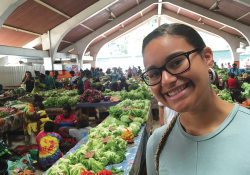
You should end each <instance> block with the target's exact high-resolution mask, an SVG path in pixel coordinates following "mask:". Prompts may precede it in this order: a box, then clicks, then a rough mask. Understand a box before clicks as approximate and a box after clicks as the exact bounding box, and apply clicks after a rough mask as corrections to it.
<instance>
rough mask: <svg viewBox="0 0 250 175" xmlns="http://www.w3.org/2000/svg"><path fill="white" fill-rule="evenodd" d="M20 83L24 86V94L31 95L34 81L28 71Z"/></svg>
mask: <svg viewBox="0 0 250 175" xmlns="http://www.w3.org/2000/svg"><path fill="white" fill-rule="evenodd" d="M22 83H23V84H25V85H26V92H27V93H31V92H32V90H33V88H34V84H35V79H34V78H33V77H32V74H31V72H30V71H26V72H25V75H24V77H23V80H22Z"/></svg>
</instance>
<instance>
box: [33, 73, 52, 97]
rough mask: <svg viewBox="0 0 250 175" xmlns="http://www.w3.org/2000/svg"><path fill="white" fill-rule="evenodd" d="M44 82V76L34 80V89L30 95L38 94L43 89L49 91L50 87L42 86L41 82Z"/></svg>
mask: <svg viewBox="0 0 250 175" xmlns="http://www.w3.org/2000/svg"><path fill="white" fill-rule="evenodd" d="M44 80H45V75H44V74H41V75H40V78H39V79H36V80H35V87H34V88H33V90H32V93H33V94H35V93H38V92H40V91H43V90H44V89H49V88H50V86H46V84H43V83H42V82H43V81H44Z"/></svg>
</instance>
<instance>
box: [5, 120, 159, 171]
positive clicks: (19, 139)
mask: <svg viewBox="0 0 250 175" xmlns="http://www.w3.org/2000/svg"><path fill="white" fill-rule="evenodd" d="M91 125H92V127H94V125H95V124H91ZM159 127H160V120H157V121H155V120H154V124H153V128H152V131H154V130H155V129H156V128H159ZM0 140H1V138H0ZM19 145H25V143H24V136H23V135H20V136H12V137H11V139H10V143H8V142H7V146H8V148H10V149H13V148H16V147H17V146H19ZM43 173H44V171H41V170H36V172H35V175H42V174H43Z"/></svg>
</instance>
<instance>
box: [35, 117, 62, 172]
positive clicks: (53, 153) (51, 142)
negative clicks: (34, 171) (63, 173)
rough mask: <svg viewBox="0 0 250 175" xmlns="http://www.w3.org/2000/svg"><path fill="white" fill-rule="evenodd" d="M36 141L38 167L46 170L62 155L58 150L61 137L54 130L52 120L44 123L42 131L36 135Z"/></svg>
mask: <svg viewBox="0 0 250 175" xmlns="http://www.w3.org/2000/svg"><path fill="white" fill-rule="evenodd" d="M36 142H37V145H38V155H37V157H38V164H39V168H40V169H41V170H44V171H46V170H47V169H48V168H49V167H50V166H51V165H53V164H54V163H55V162H56V161H57V160H58V159H60V158H61V157H62V156H63V154H62V152H61V150H60V146H62V145H63V139H62V137H61V136H60V135H59V134H58V133H55V132H54V124H53V122H51V121H48V122H46V123H45V124H44V131H42V132H40V133H39V134H38V135H37V137H36Z"/></svg>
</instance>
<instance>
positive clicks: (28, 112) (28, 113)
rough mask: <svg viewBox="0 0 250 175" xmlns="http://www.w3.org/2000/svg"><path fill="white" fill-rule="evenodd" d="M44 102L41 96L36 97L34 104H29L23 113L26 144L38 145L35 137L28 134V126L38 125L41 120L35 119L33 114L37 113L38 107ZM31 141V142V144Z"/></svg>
mask: <svg viewBox="0 0 250 175" xmlns="http://www.w3.org/2000/svg"><path fill="white" fill-rule="evenodd" d="M42 102H43V98H42V97H41V96H38V95H35V96H34V101H33V104H28V105H27V106H26V108H25V110H24V113H23V130H24V136H25V137H24V138H25V144H26V145H27V144H36V138H35V135H31V139H30V135H29V134H28V131H27V126H28V125H29V124H30V123H37V122H38V121H39V120H40V119H39V118H35V117H33V113H34V112H35V111H36V109H35V108H36V107H37V106H39V105H41V104H42ZM30 140H31V142H30Z"/></svg>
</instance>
